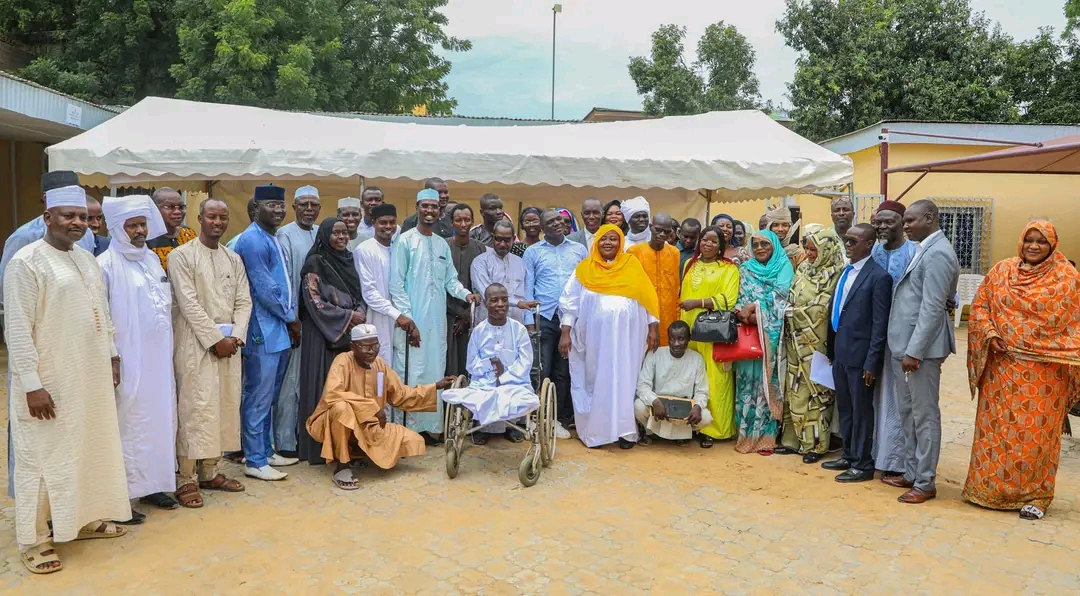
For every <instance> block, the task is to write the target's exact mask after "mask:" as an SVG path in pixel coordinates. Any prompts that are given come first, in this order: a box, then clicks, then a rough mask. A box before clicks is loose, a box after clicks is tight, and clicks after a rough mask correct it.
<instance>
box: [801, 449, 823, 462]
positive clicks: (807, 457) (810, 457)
mask: <svg viewBox="0 0 1080 596" xmlns="http://www.w3.org/2000/svg"><path fill="white" fill-rule="evenodd" d="M821 458H822V455H821V454H820V453H817V452H814V451H811V452H810V453H807V454H804V455H803V456H802V463H804V464H816V463H818V462H819V461H821Z"/></svg>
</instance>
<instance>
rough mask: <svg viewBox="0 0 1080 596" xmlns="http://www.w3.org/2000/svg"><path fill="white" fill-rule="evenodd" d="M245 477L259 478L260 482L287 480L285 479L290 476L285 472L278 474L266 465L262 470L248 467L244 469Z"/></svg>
mask: <svg viewBox="0 0 1080 596" xmlns="http://www.w3.org/2000/svg"><path fill="white" fill-rule="evenodd" d="M244 476H250V477H252V478H258V479H259V480H285V477H286V476H288V474H286V473H285V472H278V471H277V470H275V469H274V468H271V467H270V466H269V465H266V466H263V467H261V468H253V467H251V466H248V467H246V468H244Z"/></svg>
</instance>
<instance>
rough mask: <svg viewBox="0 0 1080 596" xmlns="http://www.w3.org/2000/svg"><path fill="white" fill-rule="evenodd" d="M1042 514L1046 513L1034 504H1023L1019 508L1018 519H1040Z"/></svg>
mask: <svg viewBox="0 0 1080 596" xmlns="http://www.w3.org/2000/svg"><path fill="white" fill-rule="evenodd" d="M1044 515H1046V512H1045V511H1043V510H1042V509H1039V508H1038V507H1036V506H1034V505H1024V506H1023V507H1021V508H1020V519H1029V520H1032V521H1035V520H1037V519H1042V518H1043V516H1044Z"/></svg>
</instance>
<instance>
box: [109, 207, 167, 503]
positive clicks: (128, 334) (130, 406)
mask: <svg viewBox="0 0 1080 596" xmlns="http://www.w3.org/2000/svg"><path fill="white" fill-rule="evenodd" d="M101 209H102V212H103V213H104V214H105V221H106V222H107V225H108V226H109V236H110V237H111V238H112V241H111V242H110V243H109V248H108V249H106V250H105V252H104V253H102V254H101V255H100V256H99V257H98V258H97V261H98V264H99V265H101V274H102V277H103V278H104V281H105V290H106V292H107V293H108V296H109V310H110V312H111V313H112V317H113V326H114V328H115V330H116V333H115V341H116V351H117V353H118V354H120V359H121V361H122V363H123V366H122V367H121V369H120V384H119V385H117V387H116V413H117V419H118V420H119V423H120V441H121V443H122V444H123V447H124V467H125V469H126V470H127V479H128V496H129V497H131V498H132V499H138V498H141V497H147V499H146V501H147V502H149V503H150V504H153V505H156V506H158V507H165V506H166V505H169V506H171V508H175V507H176V502H175V501H174V500H173V498H172V497H169V496H166V495H165V494H164V493H167V492H173V491H174V490H176V476H175V475H174V474H173V470H174V469H175V467H176V379H175V378H174V377H173V343H172V304H173V302H172V290H171V289H170V287H169V281H168V278H167V277H166V276H165V270H164V269H162V268H161V260H160V259H158V257H157V255H155V254H154V253H153V251H151V250H150V249H149V248H147V247H146V242H147V240H150V239H153V238H156V237H158V236H161V235H163V234H164V233H165V222H164V221H163V220H162V218H161V213H160V211H158V209H157V206H155V205H154V201H153V199H151V198H150V197H149V196H146V195H134V196H127V197H108V198H106V199H105V202H104V203H102V205H101ZM165 508H168V507H165Z"/></svg>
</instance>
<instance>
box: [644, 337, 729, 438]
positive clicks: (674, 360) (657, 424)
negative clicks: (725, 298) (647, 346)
mask: <svg viewBox="0 0 1080 596" xmlns="http://www.w3.org/2000/svg"><path fill="white" fill-rule="evenodd" d="M667 334H668V345H667V347H661V348H659V349H657V350H656V351H655V352H647V353H646V354H645V361H644V362H643V363H642V364H641V372H640V373H638V382H637V399H635V400H634V416H635V417H636V418H637V421H638V424H639V425H640V426H642V427H644V428H639V429H638V430H639V432H642V433H643V434H644V435H645V437H646V439H647V437H648V435H656V436H658V437H660V438H663V439H669V440H673V441H678V442H680V443H682V442H685V441H687V440H689V439H690V438H692V437H693V435H694V431H696V430H698V429H699V428H702V427H705V426H708V425H709V424H711V423H712V414H711V413H710V412H709V382H708V378H707V377H706V376H705V360H704V359H703V358H702V357H701V354H698V353H697V352H693V351H688V350H687V349H686V348H687V346H688V345H689V344H690V326H689V325H687V324H686V323H685V322H684V321H675V322H674V323H672V324H671V325H670V326H669V327H668V329H667Z"/></svg>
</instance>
